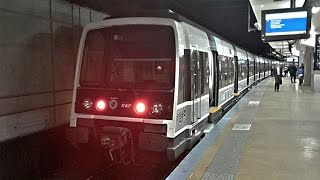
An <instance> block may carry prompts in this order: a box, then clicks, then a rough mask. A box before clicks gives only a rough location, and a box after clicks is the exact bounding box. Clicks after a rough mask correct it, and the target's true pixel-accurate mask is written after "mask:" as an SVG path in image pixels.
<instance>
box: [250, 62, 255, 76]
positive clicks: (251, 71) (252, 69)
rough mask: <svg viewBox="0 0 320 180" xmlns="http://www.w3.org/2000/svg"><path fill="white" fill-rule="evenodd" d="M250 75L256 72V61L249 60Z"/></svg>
mask: <svg viewBox="0 0 320 180" xmlns="http://www.w3.org/2000/svg"><path fill="white" fill-rule="evenodd" d="M249 70H250V71H249V75H250V76H253V73H254V61H249Z"/></svg>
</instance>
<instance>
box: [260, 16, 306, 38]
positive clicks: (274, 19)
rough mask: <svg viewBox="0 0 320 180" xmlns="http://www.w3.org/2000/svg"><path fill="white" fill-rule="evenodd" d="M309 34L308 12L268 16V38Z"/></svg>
mask: <svg viewBox="0 0 320 180" xmlns="http://www.w3.org/2000/svg"><path fill="white" fill-rule="evenodd" d="M305 33H307V11H302V12H290V13H277V14H266V34H265V35H266V36H273V35H286V34H305Z"/></svg>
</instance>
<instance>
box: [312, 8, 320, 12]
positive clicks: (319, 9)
mask: <svg viewBox="0 0 320 180" xmlns="http://www.w3.org/2000/svg"><path fill="white" fill-rule="evenodd" d="M319 11H320V7H312V10H311V12H312V14H316V13H318V12H319Z"/></svg>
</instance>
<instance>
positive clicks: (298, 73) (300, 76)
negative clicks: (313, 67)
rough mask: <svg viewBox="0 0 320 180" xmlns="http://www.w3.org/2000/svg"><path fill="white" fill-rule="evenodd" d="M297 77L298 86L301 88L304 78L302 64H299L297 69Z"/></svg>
mask: <svg viewBox="0 0 320 180" xmlns="http://www.w3.org/2000/svg"><path fill="white" fill-rule="evenodd" d="M297 76H298V78H299V85H300V86H301V85H302V83H303V78H304V65H303V63H302V64H301V66H300V67H299V69H298V71H297Z"/></svg>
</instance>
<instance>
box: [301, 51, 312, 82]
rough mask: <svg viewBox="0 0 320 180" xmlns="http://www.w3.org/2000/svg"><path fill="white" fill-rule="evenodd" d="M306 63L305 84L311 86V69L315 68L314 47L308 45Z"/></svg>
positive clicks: (305, 54)
mask: <svg viewBox="0 0 320 180" xmlns="http://www.w3.org/2000/svg"><path fill="white" fill-rule="evenodd" d="M303 64H304V85H305V86H311V70H312V69H313V68H312V67H313V48H312V47H306V52H305V53H304V57H303Z"/></svg>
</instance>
